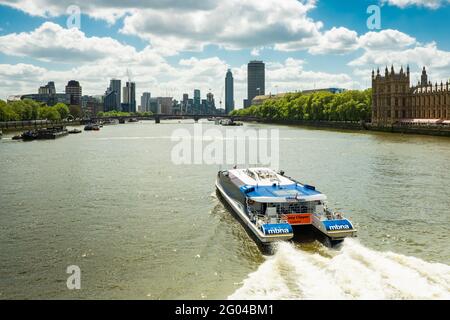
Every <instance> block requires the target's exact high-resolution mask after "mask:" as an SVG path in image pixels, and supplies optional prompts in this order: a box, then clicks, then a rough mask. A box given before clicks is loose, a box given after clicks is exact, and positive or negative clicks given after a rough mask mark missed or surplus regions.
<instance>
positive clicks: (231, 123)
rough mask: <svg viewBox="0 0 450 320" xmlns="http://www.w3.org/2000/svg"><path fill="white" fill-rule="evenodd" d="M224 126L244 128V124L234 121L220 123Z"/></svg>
mask: <svg viewBox="0 0 450 320" xmlns="http://www.w3.org/2000/svg"><path fill="white" fill-rule="evenodd" d="M219 124H220V125H222V126H242V125H243V123H242V122H234V121H233V120H232V119H222V120H220V121H219Z"/></svg>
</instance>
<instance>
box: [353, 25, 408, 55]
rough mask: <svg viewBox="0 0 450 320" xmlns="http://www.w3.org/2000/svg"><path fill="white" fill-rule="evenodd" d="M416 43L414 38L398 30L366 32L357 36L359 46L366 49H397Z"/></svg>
mask: <svg viewBox="0 0 450 320" xmlns="http://www.w3.org/2000/svg"><path fill="white" fill-rule="evenodd" d="M414 44H416V39H415V38H413V37H411V36H409V35H407V34H405V33H403V32H400V31H398V30H392V29H386V30H381V31H378V32H374V31H371V32H367V33H366V34H364V35H362V36H361V37H360V38H359V45H360V47H362V48H364V49H368V50H397V49H404V48H406V47H409V46H412V45H414Z"/></svg>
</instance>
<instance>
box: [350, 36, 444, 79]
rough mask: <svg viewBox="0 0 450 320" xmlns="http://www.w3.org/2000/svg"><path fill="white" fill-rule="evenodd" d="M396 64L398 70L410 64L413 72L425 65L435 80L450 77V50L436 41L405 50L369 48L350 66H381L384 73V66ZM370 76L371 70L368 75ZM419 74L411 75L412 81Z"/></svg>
mask: <svg viewBox="0 0 450 320" xmlns="http://www.w3.org/2000/svg"><path fill="white" fill-rule="evenodd" d="M392 64H393V65H394V66H396V67H397V70H398V69H399V68H400V66H403V67H404V68H405V66H406V65H410V67H411V72H418V71H420V70H421V69H422V67H423V66H425V67H426V68H427V70H428V74H429V75H430V77H431V79H432V80H433V81H439V82H440V81H441V80H444V81H445V79H448V77H449V75H450V52H448V51H443V50H439V49H438V48H437V45H436V43H430V44H427V45H424V46H423V45H418V46H415V47H413V48H408V49H405V50H384V51H376V50H367V51H366V52H365V53H364V54H363V55H362V56H361V57H359V58H357V59H355V60H353V61H351V62H350V63H349V66H351V67H355V68H361V67H373V68H376V67H378V66H380V67H381V68H380V71H381V72H382V73H384V66H390V65H392ZM369 76H370V72H368V73H367V75H366V77H367V78H368V77H369ZM417 80H418V79H417V76H416V75H414V74H412V75H411V82H412V84H413V83H416V82H417Z"/></svg>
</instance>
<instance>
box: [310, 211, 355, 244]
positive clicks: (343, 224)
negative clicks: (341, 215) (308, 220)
mask: <svg viewBox="0 0 450 320" xmlns="http://www.w3.org/2000/svg"><path fill="white" fill-rule="evenodd" d="M312 225H313V226H314V227H315V228H316V229H317V230H318V231H320V232H321V233H322V234H324V235H325V236H327V237H328V238H330V240H344V239H345V238H347V237H355V236H356V229H355V228H354V227H353V224H352V223H351V222H350V221H349V220H347V219H342V220H329V221H322V220H320V219H319V218H318V217H317V216H314V215H313V218H312Z"/></svg>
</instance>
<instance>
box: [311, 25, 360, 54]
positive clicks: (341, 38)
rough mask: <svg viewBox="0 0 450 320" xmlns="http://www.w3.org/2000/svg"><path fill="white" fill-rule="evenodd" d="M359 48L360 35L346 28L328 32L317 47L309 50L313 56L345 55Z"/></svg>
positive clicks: (320, 38) (333, 29)
mask: <svg viewBox="0 0 450 320" xmlns="http://www.w3.org/2000/svg"><path fill="white" fill-rule="evenodd" d="M357 48H358V34H357V33H356V32H355V31H352V30H349V29H347V28H344V27H340V28H336V27H333V28H332V29H331V30H328V31H326V32H325V33H324V34H323V35H322V36H321V37H319V41H318V43H317V45H315V46H312V47H311V48H310V49H309V53H311V54H331V53H334V54H343V53H348V52H351V51H354V50H356V49H357Z"/></svg>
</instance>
